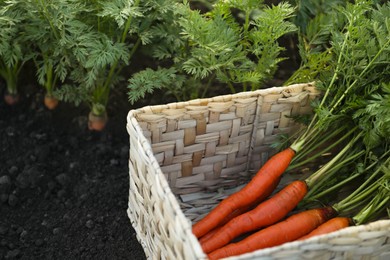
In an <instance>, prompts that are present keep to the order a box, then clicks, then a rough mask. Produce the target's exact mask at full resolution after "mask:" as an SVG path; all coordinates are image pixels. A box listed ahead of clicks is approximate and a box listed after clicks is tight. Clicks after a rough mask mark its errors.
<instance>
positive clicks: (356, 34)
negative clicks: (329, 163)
mask: <svg viewBox="0 0 390 260" xmlns="http://www.w3.org/2000/svg"><path fill="white" fill-rule="evenodd" d="M389 11H390V4H389V3H386V4H383V5H375V4H374V2H373V1H365V0H357V1H355V2H354V3H347V4H346V5H345V7H338V8H335V9H333V11H332V12H335V13H337V15H334V16H333V15H332V14H331V13H330V14H328V15H329V16H330V17H332V16H333V17H336V16H339V15H342V18H341V19H338V21H343V24H342V26H341V27H339V26H335V27H326V30H327V31H328V33H329V39H328V41H327V42H320V43H319V44H320V45H323V44H325V46H328V47H327V49H326V50H325V51H322V52H321V51H320V52H316V51H313V49H316V47H317V46H315V45H314V46H313V47H314V48H310V49H305V50H304V51H303V53H304V55H303V61H304V64H303V66H302V67H301V68H300V69H299V70H297V71H296V72H295V74H294V75H293V77H292V78H291V79H290V80H289V82H291V81H294V80H297V79H298V80H310V81H312V80H315V81H317V86H318V87H319V89H320V90H322V91H323V92H324V97H323V99H322V100H321V102H316V103H314V104H313V105H314V109H315V111H316V118H317V119H318V127H322V128H323V129H328V128H331V127H333V128H337V127H340V126H341V125H342V126H345V125H349V129H353V128H355V127H357V129H359V134H362V135H363V139H362V141H363V143H364V145H365V146H366V148H367V149H374V148H375V147H377V146H380V145H381V144H383V143H386V142H388V141H389V119H388V118H387V117H388V114H389V112H390V110H389V108H390V106H389V105H390V103H389V97H390V96H389V94H388V93H389V88H388V85H389V82H388V79H389V78H390V73H389V69H390V26H389V25H390V24H389V22H390V18H389V17H390V16H389V15H388V14H389ZM323 28H325V27H323Z"/></svg>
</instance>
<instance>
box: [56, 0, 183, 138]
mask: <svg viewBox="0 0 390 260" xmlns="http://www.w3.org/2000/svg"><path fill="white" fill-rule="evenodd" d="M81 2H83V3H84V1H80V3H81ZM174 7H175V1H172V0H164V1H160V2H159V3H158V4H157V3H156V2H155V1H123V0H116V1H109V2H107V1H92V2H87V3H85V4H84V6H83V11H82V12H81V13H80V14H79V16H78V19H79V20H82V21H83V24H79V25H78V30H77V31H76V32H74V33H76V34H77V36H78V37H77V39H76V41H75V42H74V44H73V45H72V48H73V54H74V56H75V60H76V63H75V64H74V67H73V68H72V72H71V75H70V79H71V80H72V81H73V82H74V83H76V86H74V85H67V86H65V87H64V88H63V89H62V90H60V91H58V92H57V94H58V95H59V96H60V97H61V98H62V99H65V100H70V101H73V102H75V103H76V104H77V103H79V102H82V101H84V102H87V103H88V104H89V105H90V108H91V111H90V113H89V128H90V129H91V130H97V131H100V130H102V129H103V128H104V126H105V124H106V122H107V119H108V115H107V111H106V106H107V103H108V101H109V97H110V92H111V91H110V90H111V89H113V88H114V87H116V86H118V85H119V84H120V83H121V82H123V80H124V78H128V77H130V73H129V71H131V70H130V69H129V67H130V66H137V61H136V60H133V57H134V54H135V53H136V52H138V50H139V49H140V47H141V46H146V45H148V44H149V43H150V41H151V39H152V38H153V37H154V35H153V33H152V31H151V29H152V27H153V26H156V24H159V23H162V22H163V21H164V20H165V19H167V18H169V17H170V15H171V12H172V9H173V8H174ZM145 55H146V56H147V54H145ZM134 91H137V90H134Z"/></svg>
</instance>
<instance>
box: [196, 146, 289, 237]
mask: <svg viewBox="0 0 390 260" xmlns="http://www.w3.org/2000/svg"><path fill="white" fill-rule="evenodd" d="M294 155H295V151H294V150H293V149H291V148H287V149H285V150H283V151H281V152H279V153H277V154H275V155H274V156H272V157H271V158H270V159H269V160H268V161H267V162H266V163H265V164H264V165H263V167H261V169H260V170H259V171H258V172H257V174H256V175H255V176H254V177H253V179H252V180H251V181H250V182H249V183H248V184H247V185H245V186H244V188H242V189H241V190H240V191H238V192H236V193H233V194H232V195H230V196H229V197H227V198H226V199H224V200H223V201H221V203H219V204H218V206H216V207H215V208H214V209H213V210H212V211H210V213H209V214H208V215H206V217H204V218H203V219H201V220H200V221H199V222H197V223H195V224H194V225H193V227H192V232H193V233H194V235H195V236H196V237H198V238H200V237H202V236H203V235H205V234H206V233H207V232H209V231H211V230H212V229H214V228H215V227H217V226H218V225H220V223H221V222H222V221H223V220H224V218H226V217H227V216H228V215H229V214H230V213H232V212H233V211H234V210H236V209H238V208H241V207H246V206H248V205H250V204H252V203H253V202H254V201H256V200H257V199H261V198H262V199H265V198H266V191H267V187H269V186H270V185H272V184H273V183H274V182H275V181H278V180H279V177H280V176H281V175H282V174H283V172H284V171H285V170H286V169H287V167H288V166H289V164H290V162H291V160H292V158H293V157H294Z"/></svg>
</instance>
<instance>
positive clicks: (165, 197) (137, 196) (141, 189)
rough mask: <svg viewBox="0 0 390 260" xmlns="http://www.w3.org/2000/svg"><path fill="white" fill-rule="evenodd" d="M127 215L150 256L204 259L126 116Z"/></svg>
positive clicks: (137, 130) (144, 143) (147, 149)
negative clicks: (128, 149) (127, 137)
mask: <svg viewBox="0 0 390 260" xmlns="http://www.w3.org/2000/svg"><path fill="white" fill-rule="evenodd" d="M127 130H128V133H129V136H130V152H129V177H130V179H129V187H130V189H129V204H128V211H127V212H128V216H129V218H130V221H131V224H132V226H133V227H134V229H135V231H136V233H137V239H138V240H139V242H140V243H141V245H142V246H143V248H144V251H145V254H146V256H147V257H148V258H149V259H204V258H205V256H204V254H203V252H202V250H201V248H200V245H199V244H198V242H197V240H196V238H195V237H194V236H193V234H192V232H191V223H189V220H188V219H186V218H185V216H184V215H183V214H182V213H181V211H180V208H179V205H178V204H177V201H176V199H175V197H174V195H173V194H172V192H171V190H170V188H169V185H168V183H167V182H166V180H165V176H164V175H163V174H162V173H161V171H160V169H159V167H158V164H157V162H156V160H155V158H154V156H153V153H152V152H151V147H150V144H149V142H148V141H147V139H146V138H145V137H144V136H143V134H142V130H141V128H140V127H139V126H138V124H137V122H136V120H135V119H134V118H132V117H129V118H128V124H127Z"/></svg>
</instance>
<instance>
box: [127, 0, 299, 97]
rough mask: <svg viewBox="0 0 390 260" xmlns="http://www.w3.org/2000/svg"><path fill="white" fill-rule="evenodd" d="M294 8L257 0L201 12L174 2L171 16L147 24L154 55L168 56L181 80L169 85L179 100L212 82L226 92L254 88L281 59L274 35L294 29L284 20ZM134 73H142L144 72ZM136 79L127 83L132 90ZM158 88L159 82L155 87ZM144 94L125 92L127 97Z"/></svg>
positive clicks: (199, 93) (201, 93)
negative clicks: (225, 89)
mask: <svg viewBox="0 0 390 260" xmlns="http://www.w3.org/2000/svg"><path fill="white" fill-rule="evenodd" d="M233 11H234V12H233ZM293 12H294V8H293V7H292V6H290V5H288V4H286V3H281V4H279V5H277V6H272V7H267V6H265V5H263V4H262V1H260V0H248V1H216V3H215V4H214V5H213V8H212V9H211V10H210V11H209V12H206V13H201V12H200V10H197V9H195V10H194V9H191V8H190V6H189V5H188V4H177V5H176V8H175V12H174V13H173V15H174V16H172V18H171V19H169V18H168V19H167V20H166V23H163V24H160V25H159V26H154V27H153V28H152V31H153V34H154V35H155V36H156V37H155V38H154V39H155V40H156V41H154V42H156V43H157V44H156V45H152V46H153V47H154V46H155V48H154V49H155V51H154V52H153V55H154V57H156V58H157V59H160V60H168V61H169V62H170V63H171V64H172V68H174V71H175V73H176V78H180V79H185V81H184V83H183V84H182V83H181V82H182V81H180V84H176V85H175V86H173V87H174V88H177V87H181V88H182V89H181V90H176V92H181V93H182V95H181V96H182V98H181V99H189V98H198V97H204V96H205V95H206V93H207V91H208V89H209V87H210V85H211V84H216V83H219V84H221V83H222V84H224V85H227V86H228V87H229V89H230V91H231V92H236V91H238V90H244V91H247V90H255V89H258V88H260V87H261V85H262V84H263V83H264V81H265V80H267V79H269V78H270V77H272V76H273V75H274V73H275V71H276V69H277V65H278V63H279V62H281V61H282V60H283V59H284V58H281V57H280V54H281V52H282V51H283V50H284V49H283V48H282V47H281V46H279V44H278V42H277V40H278V39H279V38H280V37H282V36H284V35H286V34H288V33H291V32H294V31H295V30H296V27H295V26H294V25H293V24H292V23H291V22H289V21H288V19H290V18H291V17H292V15H293ZM178 28H179V30H178ZM148 73H151V71H149V72H148ZM133 77H135V78H137V77H143V78H144V74H135V75H133ZM137 81H140V80H138V79H134V80H133V81H132V82H130V85H129V88H130V89H131V90H134V89H135V86H134V82H137ZM148 85H149V86H152V85H153V82H152V81H151V82H150V83H148ZM160 87H161V85H160V82H158V86H155V87H154V88H160ZM163 87H164V88H167V89H172V86H168V85H166V86H163ZM140 90H141V91H145V90H146V89H145V88H143V89H142V88H141V89H140ZM145 93H146V92H143V93H141V94H140V95H133V94H129V95H130V100H131V102H134V101H135V100H136V99H135V97H136V96H138V97H143V95H144V94H145Z"/></svg>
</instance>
